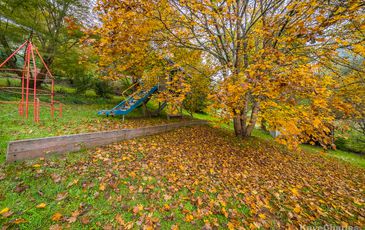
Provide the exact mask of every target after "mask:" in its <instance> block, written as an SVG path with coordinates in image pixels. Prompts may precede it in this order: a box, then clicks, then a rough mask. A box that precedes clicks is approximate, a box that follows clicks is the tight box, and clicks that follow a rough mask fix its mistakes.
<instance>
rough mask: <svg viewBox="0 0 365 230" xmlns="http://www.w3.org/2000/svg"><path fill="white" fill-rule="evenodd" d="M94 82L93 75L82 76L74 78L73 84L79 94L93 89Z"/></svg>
mask: <svg viewBox="0 0 365 230" xmlns="http://www.w3.org/2000/svg"><path fill="white" fill-rule="evenodd" d="M92 80H93V76H92V75H85V74H80V75H77V76H74V77H73V78H72V83H73V86H74V87H75V88H76V92H77V93H85V91H86V90H88V89H90V88H92V85H93V84H92V83H93V81H92Z"/></svg>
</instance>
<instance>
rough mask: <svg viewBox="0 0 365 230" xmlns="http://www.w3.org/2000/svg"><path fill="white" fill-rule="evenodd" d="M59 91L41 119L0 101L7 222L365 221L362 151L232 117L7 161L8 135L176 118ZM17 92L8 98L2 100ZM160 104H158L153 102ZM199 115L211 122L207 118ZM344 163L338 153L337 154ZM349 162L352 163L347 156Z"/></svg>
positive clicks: (3, 219)
mask: <svg viewBox="0 0 365 230" xmlns="http://www.w3.org/2000/svg"><path fill="white" fill-rule="evenodd" d="M87 94H88V96H84V97H73V96H72V94H64V95H61V97H60V98H59V100H61V101H62V102H63V103H65V106H64V113H63V114H64V115H63V117H62V118H60V119H56V120H53V119H51V118H50V116H49V112H48V111H46V110H44V109H43V110H42V111H41V114H42V117H41V122H40V124H34V123H33V121H32V119H29V120H24V119H23V118H21V117H19V116H18V115H17V109H16V106H15V105H5V104H0V109H1V111H2V114H1V119H0V132H1V133H0V134H1V135H0V136H1V138H0V153H1V154H0V226H4V227H5V228H6V227H9V228H20V229H38V228H52V229H60V228H72V229H81V228H92V229H100V228H103V229H114V228H122V229H141V228H143V229H153V228H161V229H197V228H198V229H201V228H205V229H211V228H218V229H227V228H230V229H237V228H239V227H242V226H245V227H247V228H274V229H275V228H290V227H298V225H299V224H306V225H310V226H321V225H323V224H333V225H339V226H343V227H346V226H360V227H364V223H365V216H364V215H363V213H364V209H365V206H364V202H365V201H364V199H363V197H364V195H365V187H364V184H365V171H364V169H362V168H365V159H364V157H363V156H360V155H356V154H351V153H347V152H343V151H338V150H336V151H333V150H330V151H326V152H325V153H323V150H322V149H321V148H318V147H315V146H309V145H303V146H302V149H303V150H304V151H305V152H306V153H307V154H303V153H300V152H291V151H288V150H286V149H285V148H283V147H282V146H279V145H278V144H275V143H274V142H273V141H272V138H271V136H270V135H268V134H266V133H264V132H262V131H261V130H255V131H254V134H253V136H254V137H252V138H249V139H247V140H240V139H237V138H236V137H234V136H232V125H231V124H223V125H220V126H221V128H219V127H218V128H217V127H215V128H213V127H195V128H182V129H178V130H175V131H173V132H168V133H164V134H161V135H156V136H151V137H146V138H139V139H134V140H128V141H123V142H120V143H117V144H113V145H109V146H106V147H102V148H96V149H91V150H87V151H82V152H79V153H70V154H67V155H65V156H61V157H51V158H47V159H39V160H33V161H25V162H17V163H12V164H4V161H5V151H6V146H7V142H8V141H10V140H18V139H24V138H35V137H45V136H54V135H63V134H74V133H82V132H94V131H101V130H113V129H121V128H133V127H141V126H147V125H156V124H161V123H166V122H176V121H179V120H178V119H176V120H174V119H172V120H169V121H168V120H166V118H165V117H156V118H148V119H145V118H141V111H140V110H136V111H135V112H133V113H132V114H131V115H130V116H128V118H127V119H126V121H124V122H123V121H122V120H121V119H120V118H117V117H116V118H113V117H109V118H106V117H102V116H97V115H96V112H97V111H98V110H100V109H108V108H111V107H113V106H114V105H115V104H116V103H118V101H120V98H111V99H100V98H96V97H95V96H94V94H93V92H87ZM4 97H7V98H9V96H4ZM153 107H154V104H153V103H152V106H151V108H153ZM194 117H195V118H198V119H205V120H210V121H213V122H214V121H215V119H214V118H212V117H211V116H209V115H202V114H196V115H194ZM338 159H341V160H338ZM344 161H346V162H348V163H350V164H348V163H345V162H344Z"/></svg>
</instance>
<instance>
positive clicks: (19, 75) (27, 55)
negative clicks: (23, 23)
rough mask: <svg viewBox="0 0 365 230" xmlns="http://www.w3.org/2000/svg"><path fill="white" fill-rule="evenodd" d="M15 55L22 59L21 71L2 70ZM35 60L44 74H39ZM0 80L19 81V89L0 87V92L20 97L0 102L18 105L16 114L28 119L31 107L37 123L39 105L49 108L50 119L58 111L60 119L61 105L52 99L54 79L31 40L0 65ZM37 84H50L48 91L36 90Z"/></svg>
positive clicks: (14, 69)
mask: <svg viewBox="0 0 365 230" xmlns="http://www.w3.org/2000/svg"><path fill="white" fill-rule="evenodd" d="M22 50H24V51H23V53H21V51H22ZM21 54H23V55H21ZM15 55H21V56H22V57H23V60H24V64H23V67H22V68H21V69H17V68H13V69H9V68H3V67H4V66H5V64H6V63H8V62H9V61H10V60H11V59H12V58H13V57H15ZM37 58H38V59H39V60H40V63H41V64H42V65H43V67H44V68H45V70H46V73H41V71H40V70H41V69H39V68H37ZM0 78H6V79H7V80H9V78H12V79H16V80H20V81H21V87H20V86H4V87H0V91H4V92H6V93H11V94H17V95H19V94H20V95H21V100H20V101H17V102H12V101H0V103H2V104H18V113H19V115H20V116H22V117H25V118H26V119H28V117H29V110H30V107H31V106H32V105H33V119H34V122H36V123H39V121H40V109H41V105H43V106H46V107H49V108H50V113H51V117H52V118H54V116H55V111H58V116H59V117H62V104H61V103H60V102H58V101H56V100H55V99H54V96H55V93H54V77H53V75H52V73H51V71H50V70H49V68H48V66H47V64H46V63H45V62H44V60H43V58H42V56H41V55H40V54H39V51H38V49H37V47H36V46H35V45H34V44H33V43H32V42H31V40H27V41H25V42H24V43H23V44H22V45H20V46H19V47H18V48H17V49H16V50H15V51H14V52H13V53H12V54H11V55H10V56H8V57H7V58H6V59H5V61H3V62H2V63H1V64H0ZM37 82H42V84H43V86H45V85H46V83H48V82H50V83H51V85H50V89H46V87H43V89H38V88H37V87H38V85H40V84H37ZM40 96H41V97H42V99H43V98H47V97H49V102H44V101H42V102H41V100H40V98H39V97H40ZM32 101H33V103H32ZM56 104H58V106H57V107H56V106H55V105H56Z"/></svg>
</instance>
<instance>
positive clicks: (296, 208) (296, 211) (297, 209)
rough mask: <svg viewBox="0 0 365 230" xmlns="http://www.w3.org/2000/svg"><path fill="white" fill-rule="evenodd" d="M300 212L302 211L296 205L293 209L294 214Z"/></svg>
mask: <svg viewBox="0 0 365 230" xmlns="http://www.w3.org/2000/svg"><path fill="white" fill-rule="evenodd" d="M301 210H302V208H301V207H300V206H299V205H296V206H295V208H294V212H295V213H300V211H301Z"/></svg>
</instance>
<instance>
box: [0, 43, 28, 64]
mask: <svg viewBox="0 0 365 230" xmlns="http://www.w3.org/2000/svg"><path fill="white" fill-rule="evenodd" d="M27 43H28V41H25V42H24V43H23V44H22V45H21V46H19V48H18V49H16V50H15V51H14V52H13V53H12V54H11V55H10V56H9V57H8V58H7V59H5V61H3V63H1V64H0V68H1V67H3V65H5V63H7V62H8V61H9V60H10V59H11V58H12V57H14V55H15V54H16V53H18V51H19V50H20V49H21V48H23V47H24V46H25V44H27Z"/></svg>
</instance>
